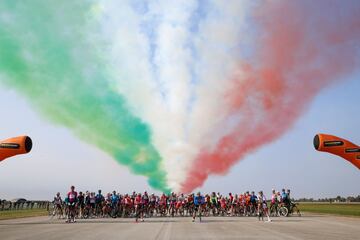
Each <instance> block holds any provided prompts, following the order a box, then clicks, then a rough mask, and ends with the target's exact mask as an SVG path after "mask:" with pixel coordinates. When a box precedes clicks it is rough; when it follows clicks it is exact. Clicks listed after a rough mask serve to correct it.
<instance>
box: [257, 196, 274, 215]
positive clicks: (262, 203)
mask: <svg viewBox="0 0 360 240" xmlns="http://www.w3.org/2000/svg"><path fill="white" fill-rule="evenodd" d="M257 199H258V211H257V214H258V217H259V220H260V217H261V218H262V220H264V216H263V215H264V214H265V215H266V216H267V221H268V222H271V219H270V216H269V211H268V207H267V202H266V197H265V195H264V193H263V191H260V192H259V195H258V197H257Z"/></svg>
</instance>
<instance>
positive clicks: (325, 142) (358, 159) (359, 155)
mask: <svg viewBox="0 0 360 240" xmlns="http://www.w3.org/2000/svg"><path fill="white" fill-rule="evenodd" d="M314 147H315V149H316V150H318V151H322V152H328V153H332V154H335V155H338V156H340V157H342V158H344V159H346V160H348V161H349V162H351V163H352V164H354V165H355V166H356V167H357V168H358V169H360V147H359V146H357V145H355V144H353V143H352V142H349V141H347V140H345V139H342V138H339V137H336V136H332V135H327V134H317V135H316V136H315V137H314Z"/></svg>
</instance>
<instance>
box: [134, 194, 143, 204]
mask: <svg viewBox="0 0 360 240" xmlns="http://www.w3.org/2000/svg"><path fill="white" fill-rule="evenodd" d="M134 204H135V205H141V204H142V198H141V196H136V197H135V199H134Z"/></svg>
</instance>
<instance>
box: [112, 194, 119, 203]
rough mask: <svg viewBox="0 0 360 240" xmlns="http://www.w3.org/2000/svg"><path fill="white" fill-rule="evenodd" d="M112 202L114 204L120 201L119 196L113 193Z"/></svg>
mask: <svg viewBox="0 0 360 240" xmlns="http://www.w3.org/2000/svg"><path fill="white" fill-rule="evenodd" d="M111 202H112V203H113V204H116V203H118V202H119V196H118V195H114V194H113V195H112V196H111Z"/></svg>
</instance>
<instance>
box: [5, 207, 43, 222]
mask: <svg viewBox="0 0 360 240" xmlns="http://www.w3.org/2000/svg"><path fill="white" fill-rule="evenodd" d="M46 215H48V212H47V211H46V209H27V210H10V211H0V220H5V219H14V218H25V217H38V216H46Z"/></svg>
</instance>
